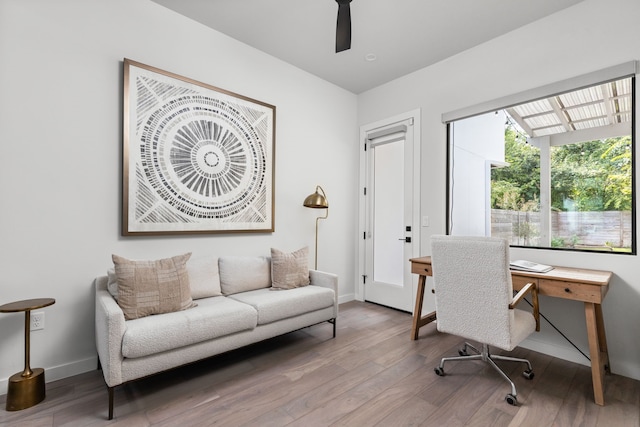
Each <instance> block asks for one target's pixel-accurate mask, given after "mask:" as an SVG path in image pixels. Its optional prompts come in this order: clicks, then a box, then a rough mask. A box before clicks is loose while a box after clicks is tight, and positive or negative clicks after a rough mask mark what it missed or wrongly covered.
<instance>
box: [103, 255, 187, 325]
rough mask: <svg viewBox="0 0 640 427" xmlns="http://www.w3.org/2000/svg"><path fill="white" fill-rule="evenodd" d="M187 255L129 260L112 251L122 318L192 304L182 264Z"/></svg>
mask: <svg viewBox="0 0 640 427" xmlns="http://www.w3.org/2000/svg"><path fill="white" fill-rule="evenodd" d="M189 257H191V253H188V254H184V255H178V256H175V257H172V258H165V259H160V260H156V261H133V260H128V259H126V258H122V257H120V256H118V255H112V259H113V264H114V266H115V272H116V278H117V280H118V305H120V307H121V308H122V311H123V312H124V317H125V319H126V320H131V319H137V318H140V317H145V316H149V315H151V314H161V313H170V312H173V311H179V310H185V309H187V308H190V307H193V306H194V305H195V304H194V303H193V300H192V299H191V290H190V287H189V274H188V272H187V267H186V264H187V261H188V260H189Z"/></svg>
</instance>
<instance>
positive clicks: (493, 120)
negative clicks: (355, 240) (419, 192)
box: [446, 65, 636, 254]
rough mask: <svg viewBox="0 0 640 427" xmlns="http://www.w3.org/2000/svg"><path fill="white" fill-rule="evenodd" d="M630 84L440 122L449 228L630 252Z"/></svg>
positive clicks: (539, 244) (581, 89)
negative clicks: (444, 130) (445, 142)
mask: <svg viewBox="0 0 640 427" xmlns="http://www.w3.org/2000/svg"><path fill="white" fill-rule="evenodd" d="M634 69H635V65H634ZM565 83H566V82H565ZM565 85H566V84H565ZM634 86H635V79H634V77H633V74H627V76H622V77H617V78H614V79H607V80H600V81H599V82H597V83H592V84H589V85H583V86H578V88H576V89H572V90H565V91H562V92H556V93H555V94H552V95H548V94H547V95H545V96H544V97H537V98H533V97H532V98H529V99H530V100H529V101H527V100H525V101H524V102H518V103H511V104H509V103H505V104H503V105H504V107H503V108H495V109H493V110H492V111H490V112H487V113H483V114H475V115H471V116H469V117H463V118H459V119H455V120H446V122H447V124H448V139H449V180H448V181H449V185H448V186H449V189H448V196H449V197H448V224H447V227H448V231H449V233H450V234H457V235H488V236H500V237H504V238H507V239H508V240H509V241H510V244H511V245H512V246H519V247H536V248H555V249H564V250H585V251H603V252H614V253H633V254H635V253H636V243H635V231H634V229H635V194H634V175H635V174H634V117H635V114H634V113H635V112H634V107H635V105H634V104H635V103H634V99H635V97H634V89H635V87H634ZM574 87H576V86H574ZM541 89H544V88H541ZM494 102H499V100H498V101H494ZM478 108H480V107H478ZM485 111H486V110H485ZM458 114H459V113H458Z"/></svg>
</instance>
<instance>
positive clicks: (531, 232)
mask: <svg viewBox="0 0 640 427" xmlns="http://www.w3.org/2000/svg"><path fill="white" fill-rule="evenodd" d="M491 235H492V236H499V237H504V238H506V239H508V240H509V241H510V243H511V244H512V245H521V246H539V245H540V237H539V236H540V213H539V212H520V211H509V210H502V209H492V210H491ZM551 238H552V240H553V239H556V241H560V240H562V241H564V244H563V245H561V246H564V247H566V246H585V247H604V246H610V247H616V248H624V247H626V248H628V247H631V238H632V236H631V212H630V211H604V212H551Z"/></svg>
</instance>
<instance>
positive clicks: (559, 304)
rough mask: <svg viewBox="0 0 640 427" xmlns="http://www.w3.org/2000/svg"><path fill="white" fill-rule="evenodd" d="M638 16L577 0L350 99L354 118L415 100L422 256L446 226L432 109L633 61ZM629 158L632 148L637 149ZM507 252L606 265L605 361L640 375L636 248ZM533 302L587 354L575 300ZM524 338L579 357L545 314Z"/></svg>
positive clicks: (611, 4)
mask: <svg viewBox="0 0 640 427" xmlns="http://www.w3.org/2000/svg"><path fill="white" fill-rule="evenodd" d="M638 16H640V2H638V1H637V0H585V1H584V2H581V3H579V4H577V5H576V6H573V7H570V8H568V9H565V10H563V11H561V12H559V13H556V14H554V15H552V16H550V17H547V18H544V19H542V20H540V21H537V22H534V23H532V24H530V25H528V26H525V27H522V28H520V29H518V30H515V31H513V32H511V33H509V34H506V35H504V36H502V37H499V38H497V39H494V40H492V41H490V42H487V43H484V44H482V45H480V46H477V47H475V48H473V49H470V50H468V51H466V52H463V53H461V54H459V55H457V56H454V57H451V58H449V59H447V60H444V61H442V62H440V63H438V64H436V65H433V66H431V67H428V68H425V69H422V70H420V71H418V72H415V73H412V74H410V75H408V76H405V77H403V78H400V79H397V80H395V81H393V82H390V83H388V84H386V85H383V86H380V87H378V88H375V89H373V90H370V91H368V92H366V93H364V94H361V95H360V96H359V97H358V123H360V124H364V123H371V122H373V121H376V120H381V119H383V118H385V117H388V116H393V115H395V114H398V113H399V112H402V111H408V110H412V109H416V108H420V109H421V111H422V158H421V163H422V177H421V179H422V197H421V209H422V212H421V215H428V216H429V218H430V226H429V227H427V228H421V230H422V236H421V237H422V239H421V242H422V254H423V255H429V254H430V248H429V244H430V243H429V242H430V239H429V237H430V236H431V235H432V234H439V233H444V232H445V224H446V221H445V217H446V212H445V200H446V188H445V187H446V184H445V179H446V128H445V126H444V125H443V124H442V123H441V121H440V119H441V114H442V113H445V112H449V111H453V110H456V109H459V108H463V107H467V106H470V105H475V104H477V103H480V102H485V101H489V100H492V99H495V98H498V97H501V96H506V95H509V94H513V93H517V92H521V91H524V90H527V89H531V88H534V87H538V86H542V85H545V84H549V83H552V82H555V81H559V80H563V79H566V78H570V77H574V76H577V75H581V74H585V73H588V72H591V71H595V70H599V69H602V68H606V67H608V66H613V65H617V64H620V63H624V62H627V61H630V60H637V59H640V25H638V23H637V19H638ZM607 17H610V18H612V19H605V18H607ZM614 17H615V19H613V18H614ZM433 42H434V43H438V42H439V41H438V40H434V41H433ZM636 147H637V144H636ZM636 150H637V148H636ZM636 156H640V154H639V153H638V152H636ZM636 172H637V171H636ZM512 256H513V257H517V258H526V259H532V260H535V261H539V262H542V263H545V264H560V265H567V266H575V267H588V268H595V269H606V270H611V271H613V272H614V273H615V275H614V277H613V280H612V282H611V284H610V290H609V293H608V295H607V298H606V299H605V301H604V304H603V311H604V318H605V327H606V331H607V339H608V344H609V356H610V359H611V369H612V371H613V372H614V373H618V374H621V375H625V376H628V377H631V378H635V379H640V358H638V354H640V339H638V325H640V310H639V309H638V307H639V306H640V276H638V271H639V268H640V262H638V257H637V256H625V255H617V256H616V255H611V254H584V253H565V252H557V251H549V250H534V249H514V250H513V251H512ZM427 295H429V294H427ZM541 310H542V312H543V313H544V314H545V315H546V316H547V317H548V318H549V319H551V321H552V322H554V323H555V324H556V325H557V326H558V327H559V328H560V329H561V330H562V331H564V333H565V334H566V335H568V336H569V337H570V338H571V339H572V340H573V341H574V342H575V343H576V344H577V345H578V346H579V347H580V348H581V349H583V351H585V352H586V353H588V349H589V347H588V344H587V337H586V333H585V327H584V309H583V305H582V304H581V303H578V302H571V301H561V300H553V299H550V298H543V299H542V301H541ZM527 345H528V346H530V347H531V348H534V349H537V350H539V351H543V352H546V353H549V354H554V355H556V356H559V357H563V358H566V359H569V360H574V361H577V362H580V363H584V364H587V363H588V362H587V360H586V359H584V358H583V357H582V356H581V355H580V354H579V353H577V352H576V351H575V350H574V349H573V348H572V347H571V346H570V345H569V344H566V343H565V342H564V341H563V339H562V338H560V337H559V335H558V334H557V333H556V332H555V331H553V329H552V328H551V327H550V326H549V325H548V324H546V323H545V322H544V321H543V323H542V332H541V333H539V334H535V335H534V336H532V338H531V339H529V340H528V342H527Z"/></svg>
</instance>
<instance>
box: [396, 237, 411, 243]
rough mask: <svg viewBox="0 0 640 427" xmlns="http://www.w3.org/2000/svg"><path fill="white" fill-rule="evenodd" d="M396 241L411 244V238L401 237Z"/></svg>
mask: <svg viewBox="0 0 640 427" xmlns="http://www.w3.org/2000/svg"><path fill="white" fill-rule="evenodd" d="M398 240H404V241H405V242H407V243H411V237H403V238H402V239H398Z"/></svg>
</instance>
